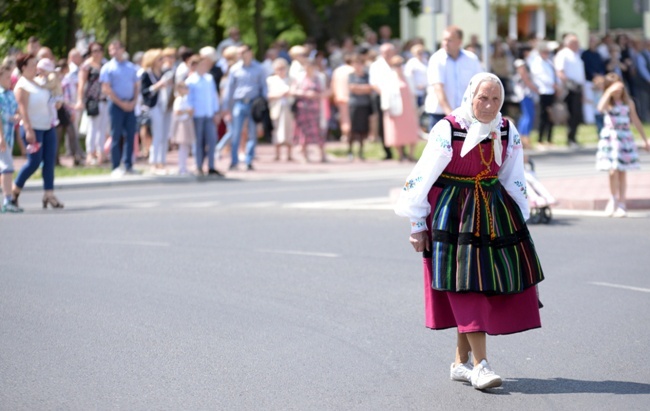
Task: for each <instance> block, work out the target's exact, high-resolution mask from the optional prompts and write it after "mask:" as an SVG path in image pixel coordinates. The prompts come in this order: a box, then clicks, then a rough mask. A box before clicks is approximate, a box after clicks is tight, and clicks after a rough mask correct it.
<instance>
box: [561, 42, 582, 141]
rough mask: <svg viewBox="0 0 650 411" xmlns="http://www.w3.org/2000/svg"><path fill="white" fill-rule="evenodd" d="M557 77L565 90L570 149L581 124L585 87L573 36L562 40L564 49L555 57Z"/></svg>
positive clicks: (577, 44) (578, 44) (578, 49)
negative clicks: (566, 92)
mask: <svg viewBox="0 0 650 411" xmlns="http://www.w3.org/2000/svg"><path fill="white" fill-rule="evenodd" d="M555 69H556V70H557V76H558V77H559V79H560V80H561V81H562V84H563V85H564V87H565V88H566V89H567V91H568V94H567V96H566V98H565V100H564V101H565V102H566V104H567V109H568V110H569V124H568V126H569V129H568V135H567V141H568V144H569V146H570V147H577V146H578V142H577V141H576V134H577V133H578V126H579V125H580V123H582V101H583V96H582V92H583V89H584V85H585V63H584V62H583V61H582V56H581V55H580V43H579V42H578V37H577V36H576V35H575V34H568V35H567V36H566V37H565V38H564V48H562V50H560V51H559V52H558V53H557V55H556V56H555Z"/></svg>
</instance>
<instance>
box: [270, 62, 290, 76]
mask: <svg viewBox="0 0 650 411" xmlns="http://www.w3.org/2000/svg"><path fill="white" fill-rule="evenodd" d="M273 71H274V72H275V74H276V75H277V76H278V77H280V78H286V77H287V75H288V74H289V69H288V67H287V66H286V65H284V64H278V65H277V66H275V67H274V69H273Z"/></svg>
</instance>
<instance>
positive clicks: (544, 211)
mask: <svg viewBox="0 0 650 411" xmlns="http://www.w3.org/2000/svg"><path fill="white" fill-rule="evenodd" d="M526 165H527V167H526V169H525V176H526V184H527V186H528V204H529V205H530V218H529V219H528V222H529V223H531V224H540V223H541V224H548V223H550V222H551V220H552V219H553V212H552V211H551V207H550V206H551V205H553V204H555V203H556V201H555V198H554V197H553V196H552V195H551V193H549V192H548V190H547V189H546V187H544V185H543V184H542V183H540V182H539V180H538V179H537V176H536V175H535V165H534V163H533V161H532V160H530V159H528V161H527V162H526Z"/></svg>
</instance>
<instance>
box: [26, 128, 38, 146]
mask: <svg viewBox="0 0 650 411" xmlns="http://www.w3.org/2000/svg"><path fill="white" fill-rule="evenodd" d="M25 140H27V142H28V143H35V142H36V133H34V130H33V129H32V128H31V127H30V128H26V129H25Z"/></svg>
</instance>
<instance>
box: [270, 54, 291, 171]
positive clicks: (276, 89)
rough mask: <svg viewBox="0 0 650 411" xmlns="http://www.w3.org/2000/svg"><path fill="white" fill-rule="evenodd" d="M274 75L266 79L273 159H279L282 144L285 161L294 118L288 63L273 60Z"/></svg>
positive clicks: (278, 59) (289, 152)
mask: <svg viewBox="0 0 650 411" xmlns="http://www.w3.org/2000/svg"><path fill="white" fill-rule="evenodd" d="M273 71H274V73H275V74H274V75H272V76H269V77H268V78H267V79H266V86H267V88H268V96H267V97H268V101H269V111H270V116H271V121H273V144H274V145H275V161H279V160H280V150H281V148H282V146H285V147H286V150H287V161H292V158H291V139H292V138H293V130H294V124H293V123H294V119H293V112H292V110H291V107H292V105H293V104H292V103H293V98H292V97H291V78H290V77H289V64H288V63H287V61H286V60H285V59H283V58H277V59H275V60H273Z"/></svg>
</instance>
